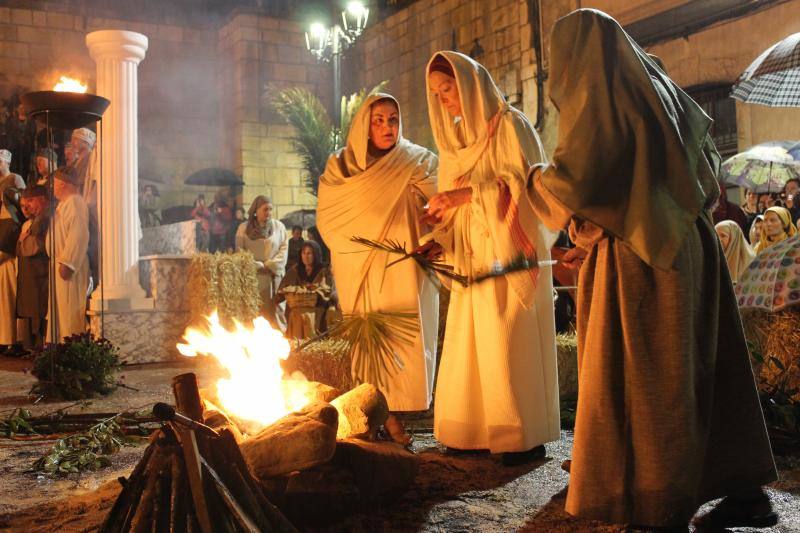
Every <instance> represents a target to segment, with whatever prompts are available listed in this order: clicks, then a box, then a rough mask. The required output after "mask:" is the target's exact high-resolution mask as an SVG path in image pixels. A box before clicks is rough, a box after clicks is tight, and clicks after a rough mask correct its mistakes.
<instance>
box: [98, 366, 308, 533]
mask: <svg viewBox="0 0 800 533" xmlns="http://www.w3.org/2000/svg"><path fill="white" fill-rule="evenodd" d="M173 391H174V393H175V397H176V400H177V402H176V403H177V404H178V410H179V411H182V412H183V414H184V415H186V416H189V414H190V413H191V416H189V418H192V419H193V420H194V421H196V422H199V421H200V420H201V417H202V414H203V409H202V403H201V400H200V396H199V394H198V390H197V380H196V378H195V376H194V374H183V375H181V376H177V377H176V378H175V381H174V383H173ZM192 426H195V427H197V424H192ZM198 429H204V428H203V427H199V428H198ZM217 433H218V435H214V432H213V430H211V429H209V428H205V429H204V430H203V431H196V430H195V429H192V428H190V427H185V426H181V425H179V424H178V423H177V422H169V423H167V424H166V425H165V426H163V427H162V428H161V429H160V430H159V431H158V432H156V433H154V434H153V436H152V437H151V444H150V445H149V446H148V447H147V449H146V450H145V453H144V456H143V457H142V459H141V461H139V463H138V464H137V465H136V467H135V468H134V470H133V472H132V474H131V476H130V477H129V478H128V479H127V480H125V479H124V478H120V483H121V484H122V487H123V488H122V492H121V493H120V495H119V497H118V498H117V500H116V502H115V503H114V506H113V507H112V509H111V511H110V512H109V514H108V516H107V517H106V520H105V522H104V523H103V525H102V527H101V531H102V532H117V531H170V532H178V531H202V532H203V533H212V532H217V531H221V532H240V531H244V532H257V531H278V532H294V531H296V530H295V528H294V527H293V526H292V525H291V523H289V521H288V520H287V519H286V517H284V516H283V514H281V512H280V511H279V510H278V509H277V508H276V507H275V506H273V505H272V504H271V503H270V502H269V501H268V500H267V498H266V496H265V495H264V493H263V492H262V490H261V488H260V487H259V486H258V484H257V482H256V481H255V479H254V478H253V476H252V474H251V472H250V470H249V469H248V467H247V464H246V462H245V460H244V457H243V456H242V454H241V451H240V450H239V446H238V445H237V443H236V437H235V436H234V434H233V432H232V430H231V429H230V427H223V428H221V429H220V430H219V431H218V432H217ZM187 488H188V489H189V490H188V491H187Z"/></svg>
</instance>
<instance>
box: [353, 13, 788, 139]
mask: <svg viewBox="0 0 800 533" xmlns="http://www.w3.org/2000/svg"><path fill="white" fill-rule="evenodd" d="M702 4H706V5H705V6H703V5H702ZM711 4H713V3H711V2H705V3H704V2H701V1H687V0H546V1H540V2H531V1H525V0H436V1H430V2H424V1H417V2H411V3H410V5H409V6H408V7H406V8H404V9H402V10H401V11H399V12H397V13H395V14H392V15H391V16H389V17H387V18H385V19H383V20H380V21H377V22H376V23H373V24H371V25H370V26H369V28H368V29H367V31H366V32H365V35H364V36H363V37H362V39H361V41H360V42H359V43H358V44H357V46H356V48H355V50H354V51H353V52H352V53H351V54H350V57H349V58H348V59H347V62H348V63H347V68H348V69H349V72H350V75H349V76H347V77H346V79H348V80H351V84H350V89H351V90H353V89H355V88H356V86H364V87H370V86H372V85H374V84H375V83H377V82H379V81H381V80H389V85H388V87H387V90H388V91H390V92H392V93H393V94H395V95H396V96H397V97H398V99H399V101H400V104H401V106H402V107H403V120H404V130H405V134H406V136H407V137H409V138H410V139H411V140H412V141H414V142H417V143H419V144H423V145H426V146H428V147H432V139H431V134H430V130H429V128H428V125H427V102H426V95H425V80H424V78H423V76H424V69H425V65H426V63H427V61H428V60H429V59H430V57H431V55H432V54H433V53H434V52H435V51H437V50H442V49H457V50H458V51H461V52H464V53H468V54H470V55H473V56H474V57H475V58H476V59H477V60H478V61H480V62H481V63H482V64H483V65H485V66H486V67H487V68H488V70H489V71H490V72H491V74H492V77H493V78H494V79H495V81H496V82H497V84H498V85H499V87H500V88H501V90H503V91H504V92H505V94H506V95H507V97H508V98H509V100H510V102H511V103H512V104H513V105H515V106H516V107H518V108H520V109H522V110H523V111H524V112H525V113H526V114H527V115H528V117H529V118H530V119H531V121H532V122H537V126H538V128H537V129H538V130H539V133H540V135H541V136H542V139H543V141H544V143H545V147H546V149H547V150H548V152H550V151H552V149H553V148H554V146H555V142H556V135H557V127H558V113H557V111H556V110H555V109H554V108H553V106H552V104H551V103H550V102H549V99H548V98H547V84H546V83H542V82H541V81H540V82H539V83H537V74H538V77H539V78H546V77H547V74H548V67H549V64H548V57H549V53H548V49H549V34H550V31H551V29H552V25H553V23H554V22H555V21H556V20H557V19H558V18H560V17H561V16H564V15H566V14H567V13H569V12H570V11H571V10H573V9H577V8H581V7H584V8H585V7H589V8H597V9H600V10H603V11H605V12H607V13H609V14H610V15H612V16H613V17H615V18H616V19H617V20H618V21H619V22H620V23H621V24H622V25H623V26H624V27H626V28H627V29H629V31H633V30H634V29H637V28H644V29H645V30H648V31H649V32H650V34H649V35H648V34H644V33H642V36H643V37H644V38H646V39H647V41H646V42H644V45H645V47H646V49H647V50H648V51H650V52H652V53H655V54H656V55H658V56H659V57H661V59H662V60H663V61H664V63H665V65H666V68H667V70H668V71H669V73H670V76H672V77H673V79H675V80H676V81H677V82H678V83H679V84H680V85H681V86H682V87H683V88H685V89H687V90H689V92H690V94H695V92H693V91H696V90H698V89H700V91H698V92H697V94H702V89H706V88H708V87H719V88H722V90H721V91H720V92H717V95H718V96H717V97H718V99H720V100H721V103H722V104H723V105H717V106H716V108H721V109H722V110H723V111H725V110H729V111H731V113H732V115H733V118H732V119H730V120H732V121H733V125H732V127H731V128H732V131H733V135H734V136H735V142H734V143H733V146H732V147H731V149H732V150H733V151H736V150H737V149H738V150H743V149H746V148H747V147H749V146H751V145H753V144H757V143H760V142H764V141H768V140H778V139H800V129H799V128H798V126H797V125H798V124H800V109H786V108H783V109H778V108H768V107H765V106H758V105H749V104H741V103H739V102H735V103H734V101H732V100H730V99H728V100H729V101H728V102H725V101H724V100H725V99H727V93H726V92H725V89H724V88H725V87H728V90H729V88H730V86H731V85H732V84H733V83H734V82H735V81H736V79H737V77H738V76H739V74H741V72H742V71H744V69H745V68H746V67H747V65H748V64H750V62H751V61H753V60H754V59H755V58H756V57H757V56H758V55H759V54H760V53H761V52H762V51H763V50H765V49H766V48H768V47H769V46H771V45H772V44H774V43H775V42H777V41H779V40H780V39H782V38H784V37H786V36H787V35H790V34H792V33H795V32H799V31H800V17H798V16H797V13H800V0H776V1H773V2H762V3H760V6H759V7H758V9H753V10H749V9H748V8H747V6H746V4H751V5H752V4H753V3H752V2H745V1H742V2H738V4H737V3H736V2H728V3H727V4H730V5H732V6H733V7H731V8H729V9H721V8H720V9H718V11H717V12H710V11H708V9H710V8H709V5H711ZM717 4H719V3H717ZM699 8H704V9H706V11H705V12H700V11H701V10H700V11H698V9H699ZM691 9H695V10H696V11H697V12H698V14H697V15H696V20H695V22H697V23H698V24H696V25H694V26H687V28H686V30H685V33H683V34H680V35H674V34H675V33H676V32H680V29H679V28H671V27H670V26H671V25H674V24H675V21H676V20H678V17H679V16H680V15H681V10H684V11H686V12H689V13H691V11H689V10H691ZM703 17H705V18H703ZM537 26H538V29H539V30H540V31H537ZM659 35H665V36H666V37H665V38H661V39H659V38H658V36H659ZM636 36H637V37H638V35H636ZM476 39H477V43H476ZM537 39H538V41H537ZM476 44H478V45H479V46H476ZM537 45H538V47H539V49H540V53H539V54H537V51H536V48H537ZM471 52H477V53H471ZM576 53H579V51H576ZM537 57H539V58H540V59H539V60H537ZM542 91H543V92H544V94H542V96H543V97H544V98H540V94H539V93H540V92H542ZM720 95H721V96H720ZM540 102H541V106H542V109H541V110H539V107H540ZM710 103H712V104H713V103H716V104H720V102H710ZM709 111H711V112H712V114H714V113H713V111H714V106H712V108H710V109H709ZM715 118H717V120H718V121H725V120H726V119H729V117H722V116H718V117H715Z"/></svg>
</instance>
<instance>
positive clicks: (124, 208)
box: [86, 30, 152, 309]
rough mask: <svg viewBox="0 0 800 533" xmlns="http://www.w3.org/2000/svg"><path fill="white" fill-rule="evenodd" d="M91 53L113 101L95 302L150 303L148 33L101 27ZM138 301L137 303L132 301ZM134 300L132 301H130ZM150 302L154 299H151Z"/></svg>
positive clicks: (102, 88)
mask: <svg viewBox="0 0 800 533" xmlns="http://www.w3.org/2000/svg"><path fill="white" fill-rule="evenodd" d="M86 45H87V46H88V47H89V54H90V55H91V56H92V59H94V61H95V63H97V94H98V95H100V96H103V97H105V98H107V99H108V100H110V101H111V105H110V106H109V108H108V110H107V111H106V112H105V114H104V115H103V121H102V126H101V127H102V134H103V135H102V142H101V144H100V150H101V158H102V183H98V189H99V190H98V213H101V215H100V216H101V217H102V229H101V231H102V262H103V265H102V268H103V270H102V279H101V289H102V290H100V289H98V290H96V291H95V292H94V293H93V296H92V300H93V304H94V305H92V308H94V309H98V308H99V307H100V305H99V304H100V301H99V300H100V298H101V295H102V296H103V297H104V298H105V300H106V301H107V302H108V304H109V305H108V307H109V308H112V307H117V306H116V305H113V304H112V303H113V302H114V301H115V300H127V302H128V304H124V303H123V304H122V307H140V306H141V304H144V306H147V304H146V301H143V299H144V298H145V293H144V291H143V290H142V288H141V287H140V285H139V280H138V262H139V234H140V229H139V215H138V207H139V206H138V204H139V195H138V181H139V146H138V137H137V136H138V77H137V70H138V68H139V62H140V61H141V60H142V59H144V56H145V52H146V51H147V37H146V36H144V35H142V34H140V33H136V32H132V31H122V30H101V31H95V32H92V33H90V34H88V35H87V36H86ZM98 137H99V136H98ZM137 301H138V303H139V305H136V304H135V303H134V302H137ZM131 304H133V305H131ZM150 307H152V303H151V304H150Z"/></svg>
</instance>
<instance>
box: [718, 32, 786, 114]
mask: <svg viewBox="0 0 800 533" xmlns="http://www.w3.org/2000/svg"><path fill="white" fill-rule="evenodd" d="M731 96H732V97H733V98H735V99H737V100H741V101H742V102H746V103H750V104H762V105H766V106H770V107H800V33H795V34H792V35H790V36H788V37H786V38H785V39H784V40H782V41H780V42H779V43H775V44H774V45H772V46H771V47H769V48H768V49H766V50H765V51H764V52H763V53H762V54H761V55H760V56H758V57H757V58H756V60H755V61H753V62H752V63H750V66H749V67H747V68H746V69H745V71H744V72H743V73H742V75H741V76H740V77H739V81H737V82H736V85H735V86H734V88H733V93H732V94H731Z"/></svg>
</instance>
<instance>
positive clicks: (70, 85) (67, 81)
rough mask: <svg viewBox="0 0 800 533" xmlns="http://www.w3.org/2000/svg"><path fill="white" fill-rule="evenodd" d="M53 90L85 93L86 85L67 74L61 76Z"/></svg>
mask: <svg viewBox="0 0 800 533" xmlns="http://www.w3.org/2000/svg"><path fill="white" fill-rule="evenodd" d="M53 90H54V91H56V92H59V93H85V92H86V85H84V84H83V83H81V82H80V80H76V79H73V78H70V77H67V76H61V78H60V79H59V80H58V83H57V84H56V86H55V87H53Z"/></svg>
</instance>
